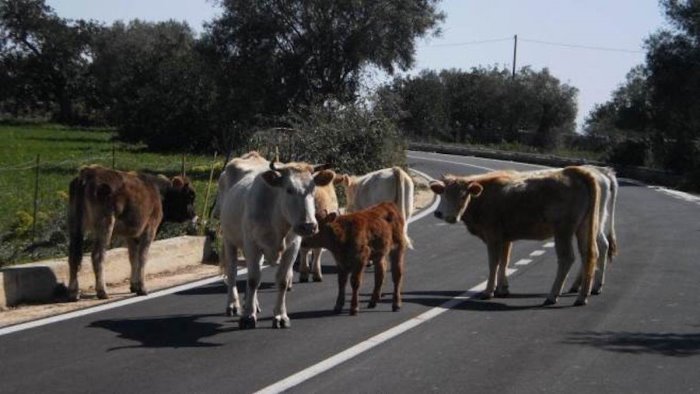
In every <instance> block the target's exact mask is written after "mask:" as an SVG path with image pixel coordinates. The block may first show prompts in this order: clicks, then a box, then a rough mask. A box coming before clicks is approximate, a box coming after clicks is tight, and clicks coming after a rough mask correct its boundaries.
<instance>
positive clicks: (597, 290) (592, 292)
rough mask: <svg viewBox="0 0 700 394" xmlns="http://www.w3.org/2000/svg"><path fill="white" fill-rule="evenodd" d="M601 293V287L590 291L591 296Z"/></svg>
mask: <svg viewBox="0 0 700 394" xmlns="http://www.w3.org/2000/svg"><path fill="white" fill-rule="evenodd" d="M602 292H603V288H602V287H599V288H597V289H592V290H591V294H593V295H600V293H602Z"/></svg>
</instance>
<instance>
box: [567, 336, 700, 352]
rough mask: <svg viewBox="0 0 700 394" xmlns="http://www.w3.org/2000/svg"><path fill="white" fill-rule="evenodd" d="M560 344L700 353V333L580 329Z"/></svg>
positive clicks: (608, 348)
mask: <svg viewBox="0 0 700 394" xmlns="http://www.w3.org/2000/svg"><path fill="white" fill-rule="evenodd" d="M564 343H567V344H570V345H587V346H593V347H597V348H601V349H603V350H607V351H611V352H620V353H630V354H660V355H664V356H673V357H689V356H697V355H700V334H689V333H684V334H680V333H644V332H624V331H623V332H612V331H603V332H594V331H584V332H575V333H573V334H571V335H570V336H569V338H568V339H567V340H565V341H564Z"/></svg>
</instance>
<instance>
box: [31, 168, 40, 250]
mask: <svg viewBox="0 0 700 394" xmlns="http://www.w3.org/2000/svg"><path fill="white" fill-rule="evenodd" d="M40 160H41V156H40V155H39V154H37V155H36V170H35V172H34V213H33V214H32V243H34V242H35V241H36V214H37V208H38V206H39V163H40Z"/></svg>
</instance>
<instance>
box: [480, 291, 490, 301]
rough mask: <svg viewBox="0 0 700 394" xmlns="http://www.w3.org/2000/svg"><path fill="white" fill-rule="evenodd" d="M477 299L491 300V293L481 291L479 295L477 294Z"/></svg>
mask: <svg viewBox="0 0 700 394" xmlns="http://www.w3.org/2000/svg"><path fill="white" fill-rule="evenodd" d="M478 298H479V299H480V300H490V299H491V298H493V293H490V292H487V291H482V292H481V293H479V296H478Z"/></svg>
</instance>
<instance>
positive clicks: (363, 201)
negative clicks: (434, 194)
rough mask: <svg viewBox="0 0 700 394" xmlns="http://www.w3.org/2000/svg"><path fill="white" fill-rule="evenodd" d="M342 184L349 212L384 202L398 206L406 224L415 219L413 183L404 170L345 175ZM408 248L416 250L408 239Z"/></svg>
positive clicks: (386, 169) (384, 170)
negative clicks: (413, 216)
mask: <svg viewBox="0 0 700 394" xmlns="http://www.w3.org/2000/svg"><path fill="white" fill-rule="evenodd" d="M338 182H339V183H340V184H342V185H343V186H345V197H346V200H347V212H348V213H351V212H355V211H359V210H361V209H364V208H368V207H371V206H372V205H375V204H378V203H380V202H384V201H390V202H393V203H394V204H396V206H397V208H398V209H399V212H400V213H401V216H402V217H403V219H404V221H405V222H406V223H408V220H409V219H410V218H411V216H412V215H413V189H414V186H413V180H412V179H411V177H410V176H409V175H408V174H407V173H406V172H405V171H404V170H402V169H401V168H399V167H392V168H384V169H381V170H377V171H374V172H370V173H367V174H365V175H355V176H353V175H342V176H339V179H338ZM405 229H406V239H408V241H409V244H408V247H409V248H412V247H413V246H412V245H411V240H410V238H409V237H408V226H405Z"/></svg>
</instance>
